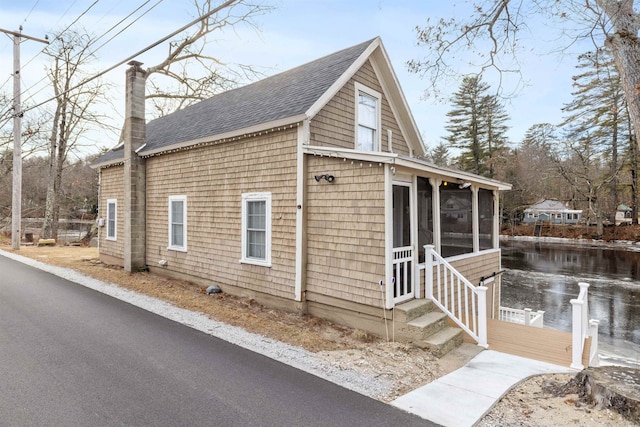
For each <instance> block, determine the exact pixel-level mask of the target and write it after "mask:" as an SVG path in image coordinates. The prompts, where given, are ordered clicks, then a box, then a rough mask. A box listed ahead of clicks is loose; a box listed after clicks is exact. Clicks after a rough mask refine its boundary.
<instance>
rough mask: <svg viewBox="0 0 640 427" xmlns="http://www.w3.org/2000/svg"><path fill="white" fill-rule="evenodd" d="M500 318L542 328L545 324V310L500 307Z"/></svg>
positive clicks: (504, 320)
mask: <svg viewBox="0 0 640 427" xmlns="http://www.w3.org/2000/svg"><path fill="white" fill-rule="evenodd" d="M498 316H499V317H498V318H499V319H500V320H502V321H503V322H511V323H518V324H520V325H525V326H533V327H535V328H542V326H543V324H544V311H540V310H538V311H536V312H534V311H533V310H531V309H530V308H525V309H524V310H520V309H517V308H510V307H500V312H499V314H498Z"/></svg>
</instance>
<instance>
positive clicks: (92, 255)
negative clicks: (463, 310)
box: [0, 238, 632, 426]
mask: <svg viewBox="0 0 640 427" xmlns="http://www.w3.org/2000/svg"><path fill="white" fill-rule="evenodd" d="M0 249H3V250H6V251H12V249H11V242H10V241H8V240H7V239H6V238H0ZM15 252H17V253H19V254H20V255H22V256H26V257H30V258H33V259H37V260H39V261H42V262H45V263H48V264H53V265H57V266H62V267H68V268H71V269H74V270H76V271H78V272H81V273H83V274H85V275H87V276H90V277H94V278H97V279H100V280H103V281H105V282H110V283H113V284H116V285H118V286H121V287H123V288H127V289H130V290H134V291H137V292H140V293H143V294H146V295H150V296H153V297H156V298H159V299H163V300H166V301H168V302H171V303H173V304H174V305H176V306H178V307H181V308H185V309H189V310H193V311H197V312H200V313H204V314H206V315H208V316H210V317H211V318H213V319H215V320H218V321H221V322H225V323H228V324H231V325H234V326H239V327H242V328H244V329H245V330H247V331H250V332H254V333H257V334H261V335H263V336H267V337H270V338H273V339H276V340H279V341H281V342H285V343H288V344H291V345H295V346H300V347H303V348H305V349H307V350H309V351H311V352H314V353H316V354H317V355H318V357H321V358H324V359H325V360H328V361H330V362H332V363H334V364H336V365H338V366H340V367H342V368H344V369H353V370H356V371H361V372H366V373H372V374H375V375H377V376H379V377H383V378H385V379H387V380H390V381H392V382H393V383H394V384H395V387H394V389H393V390H392V392H391V393H389V395H387V396H385V397H384V398H383V400H384V401H387V402H389V401H391V400H393V399H395V398H397V397H398V396H400V395H402V394H405V393H407V392H409V391H411V390H413V389H415V388H417V387H419V386H421V385H424V384H427V383H429V382H431V381H433V380H434V379H436V378H438V377H440V376H442V375H445V374H447V373H448V372H451V371H452V370H455V369H457V368H458V367H460V366H462V365H464V363H466V362H467V361H468V360H469V359H470V358H471V357H473V356H474V355H475V354H476V352H477V347H475V346H471V345H468V344H467V345H465V346H463V347H461V348H460V349H459V350H457V351H455V352H452V353H451V354H450V355H448V356H446V357H444V358H442V359H437V358H435V357H433V356H431V355H430V354H429V353H427V352H425V351H424V350H421V349H419V348H416V347H413V346H411V345H406V344H402V343H393V342H386V341H385V340H384V339H381V338H378V337H374V336H372V335H370V334H367V333H365V332H363V331H359V330H354V329H350V328H346V327H343V326H340V325H337V324H334V323H331V322H328V321H326V320H323V319H319V318H314V317H311V316H301V315H297V314H292V313H286V312H283V311H279V310H273V309H269V308H265V307H263V306H261V305H259V304H257V303H256V302H255V301H253V300H251V299H243V298H236V297H233V296H230V295H227V294H225V293H221V294H212V295H207V294H206V292H205V291H204V290H203V289H201V288H200V287H198V286H196V285H194V284H192V283H189V282H186V281H179V280H175V279H167V278H163V277H160V276H156V275H153V274H150V273H145V272H140V273H128V272H125V271H124V270H123V269H122V268H120V267H113V266H108V265H105V264H102V263H101V262H100V261H99V259H98V252H97V249H96V248H87V247H77V246H56V247H50V246H48V247H44V246H43V247H37V246H23V247H21V248H20V250H19V251H15ZM571 378H572V375H545V376H540V377H534V378H531V379H529V380H527V381H525V382H523V383H521V384H520V385H518V386H517V387H515V388H514V389H513V390H512V391H510V392H509V393H508V394H506V395H505V396H504V398H503V399H502V400H501V401H500V402H499V403H498V404H497V405H496V406H495V407H494V408H493V410H492V411H491V412H490V413H489V414H488V415H487V416H486V417H485V418H484V419H483V420H482V421H481V422H480V423H479V425H482V426H498V425H499V426H505V425H513V426H516V425H517V426H549V425H566V424H575V425H583V426H628V425H632V423H630V422H629V421H628V420H625V419H624V418H622V417H621V416H620V415H619V414H617V413H614V412H612V411H610V410H607V409H604V410H599V409H595V408H592V407H590V406H589V405H586V404H585V403H582V402H580V400H579V399H578V396H577V394H571V393H570V391H567V390H566V389H563V388H562V387H561V386H562V385H563V384H566V383H567V382H568V381H569V380H570V379H571Z"/></svg>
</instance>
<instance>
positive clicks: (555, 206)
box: [522, 199, 582, 224]
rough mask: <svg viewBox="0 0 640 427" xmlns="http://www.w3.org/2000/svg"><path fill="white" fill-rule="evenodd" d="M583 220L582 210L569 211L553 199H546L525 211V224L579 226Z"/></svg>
mask: <svg viewBox="0 0 640 427" xmlns="http://www.w3.org/2000/svg"><path fill="white" fill-rule="evenodd" d="M581 219H582V209H569V208H568V207H567V206H566V205H565V204H563V203H562V202H559V201H557V200H553V199H544V200H540V201H539V202H537V203H535V204H534V205H531V206H530V207H528V208H527V209H525V210H524V218H523V220H522V221H523V222H525V223H531V222H540V221H542V222H549V223H551V224H577V223H578V222H579V221H580V220H581Z"/></svg>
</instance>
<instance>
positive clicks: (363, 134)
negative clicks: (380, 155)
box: [355, 83, 381, 151]
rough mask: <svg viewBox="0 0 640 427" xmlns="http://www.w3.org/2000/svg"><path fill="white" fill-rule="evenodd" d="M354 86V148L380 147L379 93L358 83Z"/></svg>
mask: <svg viewBox="0 0 640 427" xmlns="http://www.w3.org/2000/svg"><path fill="white" fill-rule="evenodd" d="M355 88H356V104H357V108H356V116H357V117H356V124H357V127H356V145H355V147H356V150H360V151H378V150H379V149H380V148H379V147H380V98H381V96H380V94H379V93H378V92H376V91H374V90H372V89H369V88H367V87H365V86H363V85H361V84H359V83H356V84H355Z"/></svg>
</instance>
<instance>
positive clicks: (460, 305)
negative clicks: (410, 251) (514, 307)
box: [424, 245, 488, 348]
mask: <svg viewBox="0 0 640 427" xmlns="http://www.w3.org/2000/svg"><path fill="white" fill-rule="evenodd" d="M424 253H425V275H424V276H425V288H426V289H425V292H426V297H427V298H428V299H430V300H431V301H433V302H434V304H435V305H437V306H438V307H439V308H440V309H441V310H442V311H444V312H445V313H446V314H447V315H448V316H449V317H450V318H451V319H452V320H453V321H454V322H455V323H456V324H457V325H458V326H460V327H461V328H462V329H463V330H464V331H465V332H466V333H467V334H469V335H470V336H471V337H473V339H474V340H475V341H476V342H477V343H478V345H479V346H482V347H485V348H486V347H488V344H487V288H486V287H484V286H474V285H473V284H471V282H469V281H468V280H467V279H466V278H465V277H464V276H463V275H462V274H460V272H459V271H457V270H456V269H455V268H454V267H452V266H451V264H449V263H448V262H447V261H446V260H445V259H444V258H442V257H441V256H440V254H438V253H437V252H436V251H435V249H434V247H433V245H425V246H424ZM434 280H435V281H436V282H435V286H434ZM434 287H435V290H434Z"/></svg>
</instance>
